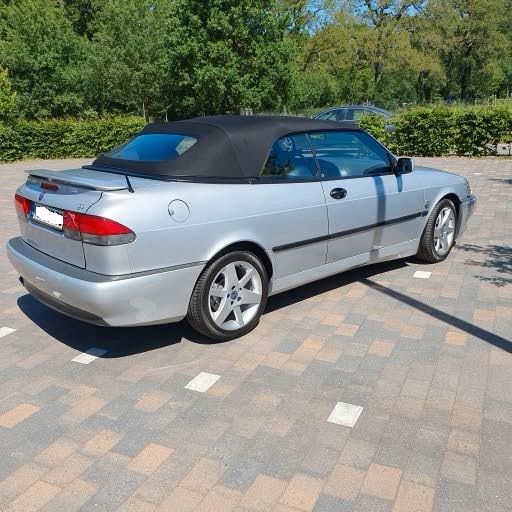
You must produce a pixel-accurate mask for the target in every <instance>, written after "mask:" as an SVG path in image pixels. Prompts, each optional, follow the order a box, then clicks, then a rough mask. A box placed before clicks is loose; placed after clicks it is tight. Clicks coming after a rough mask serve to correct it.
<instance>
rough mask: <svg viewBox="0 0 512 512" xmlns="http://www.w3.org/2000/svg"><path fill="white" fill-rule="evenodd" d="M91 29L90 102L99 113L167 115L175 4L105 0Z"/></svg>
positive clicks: (154, 0) (163, 0) (165, 0)
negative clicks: (167, 90) (167, 87)
mask: <svg viewBox="0 0 512 512" xmlns="http://www.w3.org/2000/svg"><path fill="white" fill-rule="evenodd" d="M91 29H92V31H93V38H92V42H91V45H90V52H89V56H88V59H87V75H86V82H87V84H88V91H87V94H88V102H89V103H91V104H94V105H95V107H96V109H97V110H98V111H99V112H100V113H106V112H112V111H121V112H122V111H124V112H136V113H138V114H142V113H143V112H149V113H150V114H152V115H159V114H160V113H161V112H163V111H165V108H166V106H167V105H166V104H167V101H166V98H165V92H164V89H165V86H166V81H167V79H168V76H169V70H170V68H171V59H172V55H173V52H174V48H173V44H172V43H171V42H170V41H171V38H172V34H174V33H175V32H176V30H177V28H176V24H175V5H174V2H171V1H169V0H122V1H119V0H107V1H106V3H105V5H104V7H103V9H102V10H101V11H100V12H98V13H97V15H96V18H95V20H94V22H93V23H92V25H91ZM185 43H186V42H185ZM181 44H184V42H182V43H181Z"/></svg>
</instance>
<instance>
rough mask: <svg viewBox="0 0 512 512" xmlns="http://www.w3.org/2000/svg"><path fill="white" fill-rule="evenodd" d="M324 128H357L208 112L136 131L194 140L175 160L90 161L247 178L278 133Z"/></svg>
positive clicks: (256, 172) (138, 168) (182, 174)
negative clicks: (168, 134)
mask: <svg viewBox="0 0 512 512" xmlns="http://www.w3.org/2000/svg"><path fill="white" fill-rule="evenodd" d="M325 130H329V131H343V130H352V131H353V130H358V131H360V129H359V128H357V126H356V125H354V124H353V123H340V122H337V121H323V120H319V119H309V118H302V117H284V116H211V117H201V118H197V119H189V120H186V121H175V122H168V123H153V124H149V125H147V126H145V127H144V128H143V129H142V130H141V132H140V133H139V135H143V134H149V133H178V134H182V135H188V136H191V137H195V138H196V139H197V140H198V141H197V143H196V144H194V145H193V146H192V147H191V148H190V149H188V150H187V151H185V152H184V153H183V154H182V155H181V156H180V157H179V158H177V159H175V160H162V161H136V160H122V159H117V158H111V157H108V156H106V155H101V156H100V157H98V158H97V159H96V160H94V162H93V164H92V165H93V167H96V168H97V167H102V168H105V167H107V168H110V169H117V170H120V171H135V172H136V173H137V174H139V173H141V172H142V173H150V174H156V175H160V176H166V177H201V178H250V177H256V176H259V174H260V172H261V169H262V168H263V165H264V164H265V161H266V159H267V157H268V154H269V151H270V148H271V147H272V144H273V143H274V142H275V141H276V140H277V139H279V138H280V137H283V136H285V135H288V134H292V133H300V132H312V131H325ZM128 174H129V173H128Z"/></svg>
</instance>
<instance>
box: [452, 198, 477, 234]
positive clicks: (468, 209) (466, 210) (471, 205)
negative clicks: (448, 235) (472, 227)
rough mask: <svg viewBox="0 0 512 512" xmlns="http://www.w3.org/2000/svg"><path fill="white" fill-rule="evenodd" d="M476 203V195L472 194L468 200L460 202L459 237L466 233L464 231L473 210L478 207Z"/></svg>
mask: <svg viewBox="0 0 512 512" xmlns="http://www.w3.org/2000/svg"><path fill="white" fill-rule="evenodd" d="M476 203H477V199H476V196H474V195H471V196H470V197H468V198H467V199H466V200H464V201H462V203H461V204H460V208H459V218H458V226H457V238H459V237H460V236H461V235H462V234H463V233H464V231H466V227H467V224H468V220H469V218H470V217H471V215H473V212H474V211H475V209H476Z"/></svg>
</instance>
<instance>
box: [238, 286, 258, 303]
mask: <svg viewBox="0 0 512 512" xmlns="http://www.w3.org/2000/svg"><path fill="white" fill-rule="evenodd" d="M241 295H242V301H241V304H259V303H260V302H261V293H258V292H253V291H252V290H245V289H244V290H243V291H242V292H241Z"/></svg>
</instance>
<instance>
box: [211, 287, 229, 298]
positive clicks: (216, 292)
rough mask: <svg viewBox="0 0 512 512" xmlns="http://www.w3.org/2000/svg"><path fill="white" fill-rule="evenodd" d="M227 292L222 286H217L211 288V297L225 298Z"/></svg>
mask: <svg viewBox="0 0 512 512" xmlns="http://www.w3.org/2000/svg"><path fill="white" fill-rule="evenodd" d="M226 294H227V291H226V290H224V288H222V286H217V287H215V288H214V287H213V286H212V288H210V297H225V296H226Z"/></svg>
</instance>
